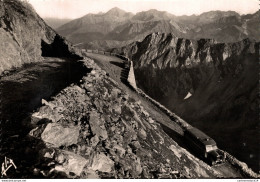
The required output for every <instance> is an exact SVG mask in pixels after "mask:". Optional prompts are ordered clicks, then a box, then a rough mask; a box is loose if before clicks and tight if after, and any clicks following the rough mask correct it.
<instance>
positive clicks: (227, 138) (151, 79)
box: [118, 33, 259, 171]
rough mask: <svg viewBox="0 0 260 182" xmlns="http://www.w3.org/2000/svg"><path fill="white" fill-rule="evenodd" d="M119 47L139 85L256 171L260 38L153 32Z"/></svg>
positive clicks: (257, 156)
mask: <svg viewBox="0 0 260 182" xmlns="http://www.w3.org/2000/svg"><path fill="white" fill-rule="evenodd" d="M118 51H119V52H120V53H122V54H125V55H127V56H128V57H129V58H130V59H132V60H133V61H134V64H135V74H136V79H137V85H138V86H139V87H140V88H142V89H143V90H144V91H145V92H146V93H148V94H149V95H150V96H151V97H153V98H155V99H156V100H158V101H159V102H160V103H162V104H163V105H165V106H167V107H168V108H169V109H171V110H172V111H174V112H176V114H178V115H180V116H181V117H182V118H184V119H185V120H186V121H188V122H189V123H191V124H192V125H194V126H196V127H198V128H200V129H202V130H203V131H205V132H206V133H207V134H209V135H210V136H212V137H213V138H214V139H216V141H217V142H218V143H219V145H220V147H221V148H224V149H226V150H227V151H229V152H231V153H232V154H234V155H235V156H236V157H238V158H239V159H240V160H242V161H245V162H247V163H248V164H249V166H251V167H252V168H253V169H254V170H256V171H258V169H259V166H258V165H259V164H258V162H257V161H258V159H259V155H258V150H259V147H258V144H257V143H258V141H257V140H256V139H255V137H256V136H259V133H258V113H259V108H258V104H259V98H258V59H259V42H254V41H251V40H249V39H245V40H243V41H240V42H236V43H215V41H214V40H211V39H201V40H199V41H192V40H189V39H181V38H177V37H175V36H174V35H172V34H161V33H153V34H151V35H149V36H147V37H146V38H145V39H144V40H143V41H142V42H135V43H132V44H130V45H129V46H126V47H124V48H122V49H120V50H118ZM186 96H188V97H186Z"/></svg>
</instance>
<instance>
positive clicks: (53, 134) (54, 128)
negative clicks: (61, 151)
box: [41, 123, 80, 147]
mask: <svg viewBox="0 0 260 182" xmlns="http://www.w3.org/2000/svg"><path fill="white" fill-rule="evenodd" d="M79 129H80V128H79V127H78V126H70V127H66V128H65V127H63V126H62V125H61V124H59V123H49V124H48V125H47V126H46V128H45V129H44V131H43V132H42V134H41V138H42V140H43V141H44V142H45V143H46V144H47V145H51V146H53V147H60V146H62V145H64V146H69V145H72V144H75V143H77V141H78V137H79Z"/></svg>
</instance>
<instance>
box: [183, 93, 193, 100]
mask: <svg viewBox="0 0 260 182" xmlns="http://www.w3.org/2000/svg"><path fill="white" fill-rule="evenodd" d="M191 96H192V94H191V93H190V92H188V94H187V95H186V97H184V100H186V99H188V98H190V97H191Z"/></svg>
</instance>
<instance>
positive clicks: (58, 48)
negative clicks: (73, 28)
mask: <svg viewBox="0 0 260 182" xmlns="http://www.w3.org/2000/svg"><path fill="white" fill-rule="evenodd" d="M41 49H42V56H43V57H66V58H71V59H74V60H78V59H81V58H82V57H80V56H79V55H78V54H76V53H75V52H73V51H72V47H71V46H70V45H68V43H66V42H65V40H64V39H63V38H62V37H61V36H59V35H56V36H55V38H54V40H53V42H52V43H51V44H48V43H46V42H45V41H44V40H42V42H41Z"/></svg>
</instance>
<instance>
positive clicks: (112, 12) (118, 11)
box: [107, 7, 126, 14]
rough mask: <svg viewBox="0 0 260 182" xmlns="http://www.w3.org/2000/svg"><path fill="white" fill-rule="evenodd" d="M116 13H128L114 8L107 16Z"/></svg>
mask: <svg viewBox="0 0 260 182" xmlns="http://www.w3.org/2000/svg"><path fill="white" fill-rule="evenodd" d="M115 13H126V12H125V11H124V10H122V9H120V8H118V7H114V8H112V9H110V10H109V11H108V12H107V14H115Z"/></svg>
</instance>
